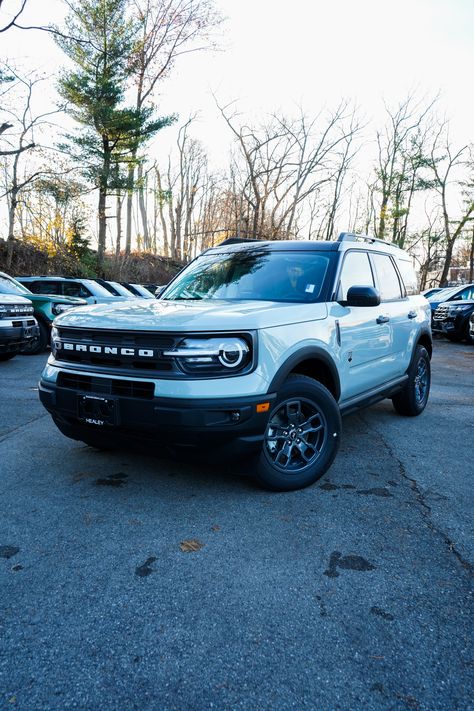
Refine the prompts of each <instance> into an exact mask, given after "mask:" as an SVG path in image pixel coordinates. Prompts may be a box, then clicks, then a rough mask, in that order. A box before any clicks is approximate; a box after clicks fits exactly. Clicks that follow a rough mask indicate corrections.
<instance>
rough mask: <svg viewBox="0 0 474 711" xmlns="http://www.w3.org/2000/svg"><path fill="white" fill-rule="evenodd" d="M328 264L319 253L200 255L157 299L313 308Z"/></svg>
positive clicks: (260, 252) (269, 252)
mask: <svg viewBox="0 0 474 711" xmlns="http://www.w3.org/2000/svg"><path fill="white" fill-rule="evenodd" d="M329 260H330V256H329V255H328V254H327V253H323V252H302V251H288V252H286V251H285V252H283V251H281V252H280V251H274V252H272V251H263V250H246V251H242V252H233V253H227V254H222V253H221V254H207V255H206V254H204V255H202V256H201V257H198V258H197V259H196V260H195V261H194V262H192V263H191V264H190V265H189V266H188V267H187V268H186V269H185V270H184V271H183V272H182V273H181V274H180V275H179V276H178V277H177V279H176V280H175V281H173V282H172V283H171V284H170V286H169V287H168V288H167V289H166V291H164V293H163V295H162V297H161V298H162V299H165V300H178V299H179V300H196V299H226V300H231V301H240V300H257V301H290V302H291V301H299V302H315V301H317V300H318V298H319V296H320V294H321V289H322V285H323V282H324V278H325V276H326V273H327V269H328V265H329Z"/></svg>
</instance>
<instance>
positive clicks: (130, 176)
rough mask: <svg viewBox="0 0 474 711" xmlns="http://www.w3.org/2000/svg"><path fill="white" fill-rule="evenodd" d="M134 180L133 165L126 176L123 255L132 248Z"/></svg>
mask: <svg viewBox="0 0 474 711" xmlns="http://www.w3.org/2000/svg"><path fill="white" fill-rule="evenodd" d="M134 181H135V166H134V165H131V166H130V167H129V169H128V177H127V228H126V234H125V256H127V257H128V256H129V255H130V251H131V249H132V212H133V184H134Z"/></svg>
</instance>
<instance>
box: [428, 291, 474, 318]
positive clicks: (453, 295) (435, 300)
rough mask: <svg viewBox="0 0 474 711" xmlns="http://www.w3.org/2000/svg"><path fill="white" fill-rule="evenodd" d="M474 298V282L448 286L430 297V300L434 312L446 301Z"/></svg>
mask: <svg viewBox="0 0 474 711" xmlns="http://www.w3.org/2000/svg"><path fill="white" fill-rule="evenodd" d="M469 299H474V284H462V285H461V286H448V287H446V288H445V289H441V291H437V292H436V294H433V295H432V296H429V297H428V302H429V305H430V307H431V311H432V313H434V312H435V311H436V309H437V308H438V306H439V305H440V304H442V303H444V302H445V301H466V300H469Z"/></svg>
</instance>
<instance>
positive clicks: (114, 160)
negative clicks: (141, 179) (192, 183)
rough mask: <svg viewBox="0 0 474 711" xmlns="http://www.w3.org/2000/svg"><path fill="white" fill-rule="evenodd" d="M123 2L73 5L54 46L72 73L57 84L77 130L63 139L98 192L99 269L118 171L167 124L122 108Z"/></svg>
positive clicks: (126, 25)
mask: <svg viewBox="0 0 474 711" xmlns="http://www.w3.org/2000/svg"><path fill="white" fill-rule="evenodd" d="M127 5H128V0H79V1H78V2H77V3H75V4H74V7H72V5H71V6H70V7H71V12H70V14H69V16H68V18H67V20H66V24H67V32H65V33H64V36H60V37H59V38H58V40H57V41H58V44H59V45H60V46H61V48H62V49H63V51H64V52H65V53H66V54H67V56H68V57H69V58H70V59H71V60H72V62H73V64H74V68H73V69H72V70H71V71H66V72H65V73H64V74H63V76H62V77H61V78H60V81H59V91H60V93H61V95H62V97H63V98H64V99H65V100H66V102H67V109H66V110H67V111H68V113H69V114H70V115H71V116H72V117H73V118H74V119H75V120H76V121H77V122H78V123H79V124H80V125H81V130H80V131H79V132H78V133H76V134H74V135H70V136H68V137H67V139H68V150H69V151H70V152H71V154H72V157H73V158H74V159H75V160H76V161H77V162H78V163H80V165H81V166H82V171H83V174H84V175H85V176H86V178H87V179H88V180H89V181H90V182H92V183H93V185H94V186H95V187H96V188H97V189H98V192H99V201H98V225H99V233H98V251H97V259H98V266H99V269H101V268H102V267H103V262H104V253H105V244H106V224H107V214H106V210H107V196H108V194H109V193H110V191H113V190H116V189H120V188H121V187H122V185H125V184H126V183H125V176H124V171H125V170H126V168H127V167H128V165H129V164H130V162H131V161H133V160H134V155H135V154H136V150H137V147H138V146H139V145H140V144H141V143H143V141H144V140H145V139H146V138H147V137H149V136H151V135H152V134H154V133H155V132H156V131H158V130H159V129H160V128H162V127H163V126H166V125H168V124H169V123H170V122H171V120H172V119H171V118H167V117H165V118H159V119H155V120H152V111H153V110H152V109H146V110H143V109H137V108H129V107H126V106H125V107H124V106H123V102H124V95H125V91H126V82H127V78H128V71H129V66H130V54H131V52H132V47H133V42H134V38H135V27H134V25H133V23H132V21H131V20H129V19H127Z"/></svg>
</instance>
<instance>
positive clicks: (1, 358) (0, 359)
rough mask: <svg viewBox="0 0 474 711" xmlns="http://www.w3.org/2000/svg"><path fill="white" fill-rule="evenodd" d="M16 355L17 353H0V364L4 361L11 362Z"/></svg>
mask: <svg viewBox="0 0 474 711" xmlns="http://www.w3.org/2000/svg"><path fill="white" fill-rule="evenodd" d="M16 355H18V351H13V353H0V363H1V362H3V361H6V360H11V359H12V358H14V357H15V356H16Z"/></svg>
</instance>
